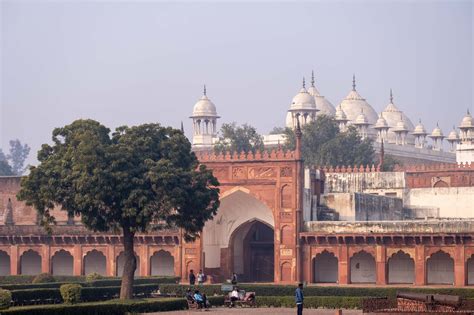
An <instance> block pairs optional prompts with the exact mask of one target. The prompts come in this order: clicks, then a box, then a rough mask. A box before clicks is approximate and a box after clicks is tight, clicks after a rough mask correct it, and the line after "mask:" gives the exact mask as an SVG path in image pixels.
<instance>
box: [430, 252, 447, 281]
mask: <svg viewBox="0 0 474 315" xmlns="http://www.w3.org/2000/svg"><path fill="white" fill-rule="evenodd" d="M426 279H427V284H454V259H453V258H452V257H451V256H450V255H449V254H448V253H446V252H444V251H442V250H439V251H437V252H436V253H433V254H432V255H431V256H430V257H429V258H428V259H427V260H426Z"/></svg>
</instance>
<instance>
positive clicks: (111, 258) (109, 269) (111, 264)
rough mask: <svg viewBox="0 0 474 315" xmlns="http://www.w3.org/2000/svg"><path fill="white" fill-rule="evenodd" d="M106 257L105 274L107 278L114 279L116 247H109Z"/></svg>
mask: <svg viewBox="0 0 474 315" xmlns="http://www.w3.org/2000/svg"><path fill="white" fill-rule="evenodd" d="M106 253H107V254H106V256H105V262H106V265H105V272H106V274H107V276H109V277H114V276H115V271H116V268H115V246H114V245H107V248H106Z"/></svg>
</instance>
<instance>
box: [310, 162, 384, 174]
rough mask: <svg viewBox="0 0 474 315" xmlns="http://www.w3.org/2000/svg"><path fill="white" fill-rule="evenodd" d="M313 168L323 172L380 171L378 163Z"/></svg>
mask: <svg viewBox="0 0 474 315" xmlns="http://www.w3.org/2000/svg"><path fill="white" fill-rule="evenodd" d="M315 170H319V171H323V172H325V173H376V172H381V170H380V165H377V166H375V165H374V164H372V165H362V164H361V165H354V166H351V165H348V166H345V165H342V166H339V165H337V166H327V165H326V166H316V167H315Z"/></svg>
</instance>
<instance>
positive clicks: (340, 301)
mask: <svg viewBox="0 0 474 315" xmlns="http://www.w3.org/2000/svg"><path fill="white" fill-rule="evenodd" d="M362 300H363V297H360V296H307V297H305V299H304V307H305V308H319V307H324V308H344V309H360V308H362ZM256 301H257V306H258V307H262V306H263V307H295V298H294V297H293V296H258V295H257V298H256Z"/></svg>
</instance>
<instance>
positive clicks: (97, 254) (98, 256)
mask: <svg viewBox="0 0 474 315" xmlns="http://www.w3.org/2000/svg"><path fill="white" fill-rule="evenodd" d="M106 267H107V259H106V257H105V255H104V254H103V253H102V252H101V251H98V250H95V249H93V250H91V251H89V252H88V253H87V254H86V255H85V256H84V275H86V276H87V275H89V274H91V273H98V274H100V275H103V276H105V275H106V272H107V271H106Z"/></svg>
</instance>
